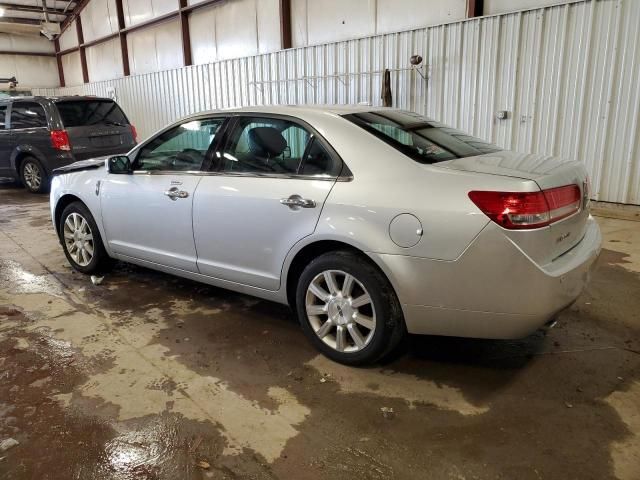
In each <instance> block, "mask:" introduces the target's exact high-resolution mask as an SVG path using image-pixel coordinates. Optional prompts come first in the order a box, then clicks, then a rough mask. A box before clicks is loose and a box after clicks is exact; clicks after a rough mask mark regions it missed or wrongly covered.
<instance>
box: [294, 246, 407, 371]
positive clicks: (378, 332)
mask: <svg viewBox="0 0 640 480" xmlns="http://www.w3.org/2000/svg"><path fill="white" fill-rule="evenodd" d="M296 309H297V312H298V317H299V318H300V323H301V324H302V329H303V331H304V332H305V334H306V335H307V337H308V338H309V339H310V340H311V342H312V343H313V344H314V345H315V346H316V347H317V348H318V349H319V350H320V351H321V352H322V353H324V354H325V355H326V356H327V357H329V358H331V359H332V360H335V361H336V362H340V363H344V364H346V365H364V364H369V363H373V362H376V361H378V360H380V359H381V358H382V357H384V356H385V355H386V354H387V353H389V352H390V351H392V350H393V349H395V347H396V346H397V345H398V344H399V343H400V341H401V340H402V338H403V336H404V333H405V327H404V319H403V316H402V310H401V308H400V303H399V301H398V298H397V296H396V294H395V292H394V291H393V288H392V286H391V284H390V283H389V281H388V280H387V279H386V277H385V276H384V275H383V274H382V273H381V272H380V271H379V270H378V269H377V268H375V266H373V265H372V264H371V263H370V262H368V261H366V260H365V261H363V258H362V257H361V256H360V255H357V254H355V253H352V252H348V251H336V252H329V253H325V254H323V255H321V256H319V257H318V258H316V259H314V260H313V261H311V263H309V265H307V267H306V268H305V269H304V271H303V272H302V275H301V276H300V279H299V280H298V286H297V289H296Z"/></svg>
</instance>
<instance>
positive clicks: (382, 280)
mask: <svg viewBox="0 0 640 480" xmlns="http://www.w3.org/2000/svg"><path fill="white" fill-rule="evenodd" d="M323 264H327V265H326V266H324V267H319V266H320V265H323ZM330 265H334V267H329V266H330ZM343 266H347V267H350V268H354V269H362V270H363V271H364V272H365V277H366V276H368V277H369V278H371V279H373V281H374V282H375V283H376V284H377V285H378V287H379V288H378V290H377V291H378V293H379V296H380V303H381V304H383V306H384V308H385V309H387V310H388V314H387V315H385V323H384V329H383V331H382V332H381V333H376V334H374V335H383V337H382V339H381V340H376V338H375V337H374V339H373V340H372V343H376V342H382V343H380V345H377V346H376V347H375V348H374V350H372V351H370V352H367V354H364V355H358V354H341V353H339V352H336V351H335V350H333V349H331V348H330V347H328V346H326V345H325V344H324V343H323V342H322V340H320V339H319V338H318V337H317V336H316V334H315V332H313V330H312V329H311V326H310V325H309V322H308V320H307V319H306V311H305V305H304V294H305V293H306V282H305V278H306V277H307V276H311V275H316V274H317V273H319V272H315V270H316V269H318V268H320V269H321V270H323V269H326V268H344V267H343ZM348 269H349V268H347V270H348ZM309 272H312V273H309ZM350 273H351V272H350ZM359 280H361V281H362V280H363V279H362V278H359ZM303 283H304V284H305V285H303ZM369 287H370V286H369ZM369 287H368V289H369ZM370 294H371V295H372V297H373V296H374V292H371V291H370ZM376 307H379V305H377V306H376ZM296 310H297V313H298V318H299V320H300V323H301V325H302V328H303V331H304V332H305V334H306V335H307V337H308V338H309V339H310V340H311V342H312V343H313V344H314V345H315V346H316V347H317V348H318V349H319V350H320V351H321V352H322V353H324V354H325V355H326V356H327V357H329V358H331V359H332V360H334V361H337V362H339V363H343V364H346V365H351V366H359V365H368V364H372V363H376V362H378V361H380V360H382V359H383V358H384V357H386V356H387V355H389V354H390V353H391V352H392V351H394V350H395V349H396V348H397V347H398V345H399V344H400V342H401V341H402V340H403V338H404V337H405V334H406V327H405V324H404V317H403V314H402V308H401V306H400V302H399V300H398V297H397V295H396V293H395V291H394V289H393V287H392V286H391V283H390V282H389V280H388V279H387V278H386V276H385V275H384V274H383V273H382V272H381V271H380V270H379V269H378V268H377V267H376V266H375V265H374V264H373V263H372V262H371V261H370V260H369V259H368V258H366V257H365V256H364V255H360V254H357V253H355V252H351V251H348V250H336V251H331V252H327V253H324V254H322V255H320V256H318V257H316V258H315V259H313V260H312V261H311V262H310V263H309V264H308V265H307V266H306V267H305V269H304V270H303V272H302V274H301V275H300V278H299V279H298V286H297V288H296Z"/></svg>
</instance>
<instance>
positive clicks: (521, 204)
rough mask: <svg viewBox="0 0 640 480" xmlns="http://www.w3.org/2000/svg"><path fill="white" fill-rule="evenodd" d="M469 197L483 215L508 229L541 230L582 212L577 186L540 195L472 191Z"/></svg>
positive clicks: (536, 193)
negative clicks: (579, 211)
mask: <svg viewBox="0 0 640 480" xmlns="http://www.w3.org/2000/svg"><path fill="white" fill-rule="evenodd" d="M469 198H470V199H471V201H472V202H473V203H475V204H476V205H477V207H478V208H479V209H480V210H482V212H483V213H484V214H485V215H486V216H488V217H489V218H490V219H491V220H493V221H494V222H496V223H497V224H498V225H500V226H501V227H504V228H507V229H509V230H518V229H524V228H541V227H546V226H547V225H550V224H551V223H553V222H557V221H559V220H562V219H563V218H566V217H568V216H570V215H573V214H574V213H576V212H577V211H578V210H580V198H581V197H580V188H579V187H578V186H577V185H566V186H564V187H557V188H550V189H548V190H542V191H540V192H489V191H473V192H469Z"/></svg>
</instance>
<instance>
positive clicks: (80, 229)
mask: <svg viewBox="0 0 640 480" xmlns="http://www.w3.org/2000/svg"><path fill="white" fill-rule="evenodd" d="M58 231H59V236H60V242H61V243H62V248H63V249H64V254H65V256H66V257H67V260H68V261H69V263H70V264H71V266H72V267H73V268H74V269H76V270H78V271H79V272H82V273H87V274H91V273H100V272H103V271H105V270H107V269H108V268H109V267H110V266H111V265H112V260H111V258H110V257H109V255H108V254H107V251H106V250H105V248H104V245H103V243H102V238H101V237H100V231H99V230H98V226H97V225H96V222H95V220H94V219H93V216H92V215H91V212H89V209H88V208H87V207H86V206H85V205H84V204H82V203H80V202H73V203H71V204H69V205H67V207H66V208H65V209H64V211H63V212H62V217H61V218H60V225H59V227H58Z"/></svg>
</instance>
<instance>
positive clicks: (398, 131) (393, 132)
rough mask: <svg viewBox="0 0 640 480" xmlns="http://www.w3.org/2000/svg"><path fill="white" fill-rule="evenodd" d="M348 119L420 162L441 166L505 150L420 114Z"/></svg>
mask: <svg viewBox="0 0 640 480" xmlns="http://www.w3.org/2000/svg"><path fill="white" fill-rule="evenodd" d="M344 118H346V119H347V120H349V121H351V122H353V123H355V124H356V125H358V126H360V127H362V128H363V129H365V130H366V131H368V132H369V133H371V134H372V135H374V136H376V137H378V138H379V139H380V140H382V141H384V142H386V143H388V144H389V145H391V146H392V147H394V148H395V149H396V150H398V151H400V152H402V153H404V154H405V155H407V156H408V157H410V158H412V159H414V160H415V161H417V162H420V163H437V162H443V161H445V160H453V159H455V158H462V157H472V156H475V155H483V154H485V153H493V152H497V151H500V150H501V149H500V148H498V147H496V146H495V145H492V144H490V143H487V142H484V141H482V140H480V139H478V138H475V137H472V136H471V135H467V134H466V133H464V132H461V131H459V130H455V129H453V128H449V127H447V126H445V125H442V124H441V123H438V122H434V121H433V120H430V119H428V118H427V117H423V116H422V115H418V114H417V113H412V112H404V111H399V110H381V111H374V112H365V113H352V114H349V115H344Z"/></svg>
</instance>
